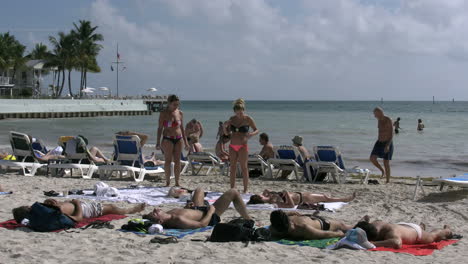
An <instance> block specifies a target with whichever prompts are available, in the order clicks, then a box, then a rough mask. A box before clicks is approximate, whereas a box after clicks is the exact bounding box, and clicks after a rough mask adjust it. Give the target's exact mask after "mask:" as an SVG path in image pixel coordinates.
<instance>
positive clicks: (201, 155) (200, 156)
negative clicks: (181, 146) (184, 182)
mask: <svg viewBox="0 0 468 264" xmlns="http://www.w3.org/2000/svg"><path fill="white" fill-rule="evenodd" d="M187 159H188V162H189V165H190V168H191V170H192V175H198V174H199V173H200V171H201V170H202V169H203V168H204V167H207V168H208V170H207V172H206V175H210V173H211V171H212V170H213V169H214V168H220V170H221V171H222V172H223V171H224V168H225V166H227V163H224V162H222V161H221V160H220V159H219V158H218V157H216V156H215V155H213V154H212V153H209V152H195V153H191V154H189V155H187ZM197 167H198V168H197Z"/></svg>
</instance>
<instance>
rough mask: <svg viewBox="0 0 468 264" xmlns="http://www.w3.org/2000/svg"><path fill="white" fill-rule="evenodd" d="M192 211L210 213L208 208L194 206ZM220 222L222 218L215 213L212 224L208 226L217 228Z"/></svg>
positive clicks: (211, 220)
mask: <svg viewBox="0 0 468 264" xmlns="http://www.w3.org/2000/svg"><path fill="white" fill-rule="evenodd" d="M190 209H193V210H198V211H201V212H203V213H204V214H206V213H208V206H194V207H192V208H190ZM219 222H221V217H219V215H217V214H216V213H213V215H212V216H211V219H210V222H209V223H208V226H215V225H216V224H218V223H219Z"/></svg>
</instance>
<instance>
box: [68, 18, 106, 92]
mask: <svg viewBox="0 0 468 264" xmlns="http://www.w3.org/2000/svg"><path fill="white" fill-rule="evenodd" d="M73 26H74V27H75V28H74V29H73V30H72V34H73V35H74V36H75V38H76V39H77V41H78V49H77V55H78V56H77V58H78V61H77V62H78V65H79V70H80V72H81V80H80V93H81V90H82V89H83V87H86V85H87V72H88V71H91V72H98V71H100V69H99V66H98V65H97V61H96V56H97V55H98V54H99V51H100V50H101V49H102V46H101V45H100V44H97V42H98V41H103V40H104V37H103V36H102V35H101V34H99V33H96V29H97V28H98V27H97V26H95V27H93V26H91V22H90V21H86V20H80V21H79V24H78V25H77V24H76V23H73Z"/></svg>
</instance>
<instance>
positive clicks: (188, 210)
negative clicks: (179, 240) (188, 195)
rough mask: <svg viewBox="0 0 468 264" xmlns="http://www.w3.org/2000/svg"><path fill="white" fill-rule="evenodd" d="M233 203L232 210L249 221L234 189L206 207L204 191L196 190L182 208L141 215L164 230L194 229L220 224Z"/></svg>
mask: <svg viewBox="0 0 468 264" xmlns="http://www.w3.org/2000/svg"><path fill="white" fill-rule="evenodd" d="M231 202H232V203H234V208H235V209H236V211H237V212H238V213H239V214H240V215H241V216H242V218H244V219H247V220H249V219H251V218H250V216H249V214H248V213H247V208H246V206H245V203H244V201H243V200H242V197H241V195H240V194H239V192H238V191H237V190H235V189H230V190H229V191H227V192H225V193H223V195H221V197H219V198H218V200H216V202H214V204H213V205H208V206H207V205H206V204H205V201H204V191H203V189H201V188H197V189H196V190H195V191H194V192H193V196H192V201H191V202H188V203H187V205H186V206H185V207H184V208H176V209H172V210H169V211H167V212H164V211H162V210H161V209H159V208H155V209H154V210H153V212H151V213H149V214H146V215H143V218H144V219H148V220H151V221H153V222H154V223H157V224H161V225H163V226H164V228H177V229H195V228H200V227H206V226H214V225H216V224H218V223H219V222H221V218H220V217H221V215H222V214H223V213H224V212H225V211H226V210H227V209H228V207H229V205H230V204H231Z"/></svg>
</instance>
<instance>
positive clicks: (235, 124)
mask: <svg viewBox="0 0 468 264" xmlns="http://www.w3.org/2000/svg"><path fill="white" fill-rule="evenodd" d="M233 110H234V113H235V115H234V116H232V117H231V118H230V119H229V121H227V122H226V124H225V126H224V134H225V135H229V134H230V135H231V144H229V158H230V163H231V165H230V173H231V175H230V176H231V179H230V180H231V188H235V187H236V170H237V163H238V162H239V164H240V167H241V170H242V178H243V182H244V193H247V191H248V189H249V169H248V166H247V161H248V158H249V147H248V146H247V142H248V141H249V139H250V138H251V137H253V136H255V135H257V134H258V133H259V131H258V129H257V126H256V125H255V121H254V120H253V119H252V118H251V117H250V116H248V115H246V114H245V102H244V100H243V99H237V100H236V101H235V102H234V106H233ZM250 127H252V132H249V130H250Z"/></svg>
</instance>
